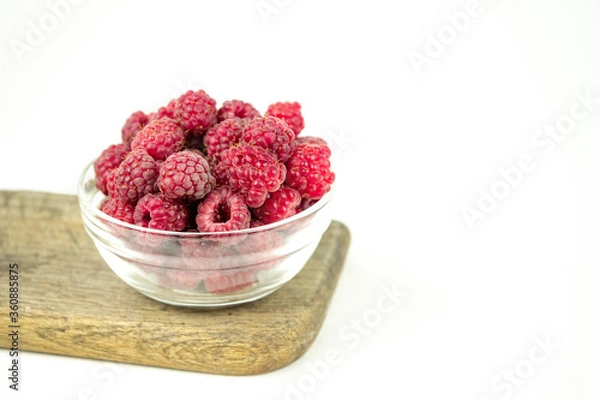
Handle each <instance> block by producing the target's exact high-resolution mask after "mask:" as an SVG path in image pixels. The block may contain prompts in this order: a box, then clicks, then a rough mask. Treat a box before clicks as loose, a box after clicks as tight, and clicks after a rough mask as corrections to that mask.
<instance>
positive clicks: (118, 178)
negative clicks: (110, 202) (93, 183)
mask: <svg viewBox="0 0 600 400" xmlns="http://www.w3.org/2000/svg"><path fill="white" fill-rule="evenodd" d="M111 175H112V176H111ZM157 177H158V168H157V166H156V162H155V161H154V159H153V158H152V156H150V155H149V154H148V153H147V152H146V150H144V149H136V150H132V151H130V152H129V154H127V156H125V159H124V160H123V162H121V165H119V167H118V168H116V169H114V170H113V171H112V172H111V173H110V174H109V176H108V178H107V189H108V195H109V196H110V197H116V198H119V199H120V200H122V201H128V202H130V203H132V204H135V203H136V202H137V201H138V200H139V199H140V198H141V197H143V196H145V195H146V194H148V193H153V192H155V191H156V190H157V189H156V178H157Z"/></svg>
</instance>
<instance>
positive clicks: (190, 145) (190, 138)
mask: <svg viewBox="0 0 600 400" xmlns="http://www.w3.org/2000/svg"><path fill="white" fill-rule="evenodd" d="M213 126H214V125H213ZM203 139H204V135H202V136H195V135H191V134H188V135H186V136H185V144H184V145H183V148H184V149H189V150H198V151H199V152H200V153H202V154H206V146H205V145H204V140H203Z"/></svg>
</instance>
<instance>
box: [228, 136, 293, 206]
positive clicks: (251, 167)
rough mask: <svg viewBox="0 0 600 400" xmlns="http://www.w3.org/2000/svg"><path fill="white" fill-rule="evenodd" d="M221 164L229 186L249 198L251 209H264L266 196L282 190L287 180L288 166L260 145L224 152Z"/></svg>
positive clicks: (248, 145)
mask: <svg viewBox="0 0 600 400" xmlns="http://www.w3.org/2000/svg"><path fill="white" fill-rule="evenodd" d="M221 164H222V165H221V166H220V168H224V169H225V170H226V171H227V177H228V183H229V186H231V188H232V189H233V190H236V191H239V192H240V193H241V194H242V195H243V196H244V197H245V198H246V204H247V205H248V207H254V208H256V207H260V206H262V205H263V203H264V202H265V200H266V198H267V194H268V193H269V192H271V193H272V192H274V191H276V190H277V189H279V188H280V187H281V184H282V183H283V181H284V180H285V174H286V168H285V165H284V164H282V163H280V162H279V161H277V158H276V157H275V156H274V155H273V154H272V153H270V152H269V151H267V150H265V149H263V148H262V147H259V146H253V145H250V144H241V145H239V146H235V147H232V148H230V149H227V150H225V151H223V152H222V153H221Z"/></svg>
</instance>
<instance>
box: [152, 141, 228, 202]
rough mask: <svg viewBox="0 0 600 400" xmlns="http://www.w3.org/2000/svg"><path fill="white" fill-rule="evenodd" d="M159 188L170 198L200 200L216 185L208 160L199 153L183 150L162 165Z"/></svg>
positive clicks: (168, 158) (158, 181)
mask: <svg viewBox="0 0 600 400" xmlns="http://www.w3.org/2000/svg"><path fill="white" fill-rule="evenodd" d="M156 183H157V184H158V188H159V189H160V191H161V192H162V193H163V194H164V195H165V197H167V198H169V199H181V200H191V201H194V200H200V199H202V198H203V197H204V196H205V195H206V194H207V193H208V192H210V191H211V189H212V188H213V187H214V186H215V183H216V182H215V178H214V177H213V176H212V175H211V173H210V166H209V165H208V161H206V160H205V159H204V157H202V156H201V155H200V154H199V153H197V152H195V151H191V150H182V151H179V152H177V153H173V154H171V155H170V156H169V157H167V159H166V160H165V162H164V163H163V164H162V165H161V166H160V171H159V174H158V180H157V181H156Z"/></svg>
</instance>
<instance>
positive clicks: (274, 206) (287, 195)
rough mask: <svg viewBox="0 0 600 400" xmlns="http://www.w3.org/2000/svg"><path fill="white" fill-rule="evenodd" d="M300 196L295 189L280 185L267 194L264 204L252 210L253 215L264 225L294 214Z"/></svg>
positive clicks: (300, 198)
mask: <svg viewBox="0 0 600 400" xmlns="http://www.w3.org/2000/svg"><path fill="white" fill-rule="evenodd" d="M300 200H302V196H300V193H299V192H298V191H297V190H296V189H292V188H290V187H286V186H282V187H281V189H279V190H277V191H276V192H273V193H271V194H270V195H269V197H268V198H267V200H265V204H263V205H262V206H261V207H259V208H257V209H255V210H254V215H255V216H256V218H258V219H259V220H260V221H261V222H263V223H264V224H265V225H266V224H270V223H272V222H277V221H281V220H282V219H285V218H287V217H291V216H292V215H294V214H296V208H297V207H298V206H299V205H300Z"/></svg>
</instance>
